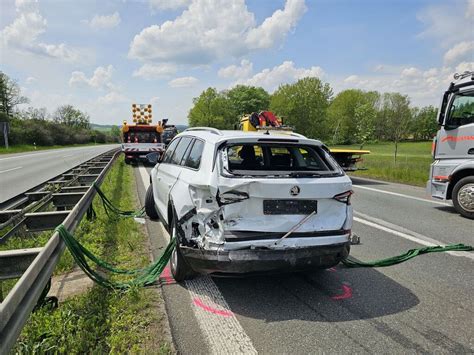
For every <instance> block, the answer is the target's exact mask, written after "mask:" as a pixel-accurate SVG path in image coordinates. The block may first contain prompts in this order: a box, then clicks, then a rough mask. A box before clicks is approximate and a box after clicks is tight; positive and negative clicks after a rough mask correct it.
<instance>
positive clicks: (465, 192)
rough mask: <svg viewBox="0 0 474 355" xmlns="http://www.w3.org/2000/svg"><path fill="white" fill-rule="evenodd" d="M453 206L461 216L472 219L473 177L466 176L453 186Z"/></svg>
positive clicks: (473, 212) (473, 202)
mask: <svg viewBox="0 0 474 355" xmlns="http://www.w3.org/2000/svg"><path fill="white" fill-rule="evenodd" d="M453 205H454V208H455V209H456V211H458V212H459V213H460V214H461V215H462V216H464V217H466V218H470V219H474V176H466V177H465V178H462V179H461V180H459V181H458V182H457V183H456V185H454V189H453Z"/></svg>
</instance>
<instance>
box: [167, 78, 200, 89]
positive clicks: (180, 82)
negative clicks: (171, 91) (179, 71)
mask: <svg viewBox="0 0 474 355" xmlns="http://www.w3.org/2000/svg"><path fill="white" fill-rule="evenodd" d="M198 81H199V80H198V79H196V78H195V77H193V76H183V77H181V78H176V79H173V80H171V81H170V82H168V85H169V86H171V87H172V88H188V87H192V86H194V85H196V84H197V82H198Z"/></svg>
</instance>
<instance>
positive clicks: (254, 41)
mask: <svg viewBox="0 0 474 355" xmlns="http://www.w3.org/2000/svg"><path fill="white" fill-rule="evenodd" d="M305 12H306V5H305V3H304V1H303V0H287V2H286V4H285V8H284V9H283V10H277V11H275V12H274V13H273V15H272V16H271V17H268V18H266V19H265V21H263V23H262V24H261V25H260V26H259V27H256V28H252V29H251V30H250V31H249V33H248V36H247V39H246V42H247V44H248V45H249V47H250V48H257V49H258V48H270V47H273V46H274V45H275V44H276V43H280V42H282V41H283V40H284V39H285V37H286V34H287V33H288V32H289V31H290V30H291V29H293V28H294V27H295V26H296V24H297V23H298V20H299V19H300V18H301V16H303V14H304V13H305Z"/></svg>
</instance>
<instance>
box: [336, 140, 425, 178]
mask: <svg viewBox="0 0 474 355" xmlns="http://www.w3.org/2000/svg"><path fill="white" fill-rule="evenodd" d="M337 148H353V149H359V148H360V146H358V145H346V146H338V147H337ZM363 149H368V150H370V152H371V154H369V155H365V156H364V157H363V159H364V161H363V162H362V163H359V165H360V166H363V167H366V168H367V169H368V170H361V171H357V172H355V173H352V174H353V175H355V176H364V177H370V178H374V179H380V180H386V181H394V182H401V183H404V184H410V185H417V186H424V185H425V184H426V181H427V180H428V176H429V167H430V164H431V163H432V161H433V159H432V157H431V142H404V143H400V144H399V146H398V154H397V161H396V162H395V161H394V158H393V155H394V150H395V146H394V144H393V143H385V142H384V143H378V144H367V145H364V147H363Z"/></svg>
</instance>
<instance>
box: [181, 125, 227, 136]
mask: <svg viewBox="0 0 474 355" xmlns="http://www.w3.org/2000/svg"><path fill="white" fill-rule="evenodd" d="M189 131H207V132H211V133H214V134H217V135H218V136H222V132H221V131H220V130H218V129H217V128H213V127H191V128H186V129H185V130H184V132H189Z"/></svg>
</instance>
